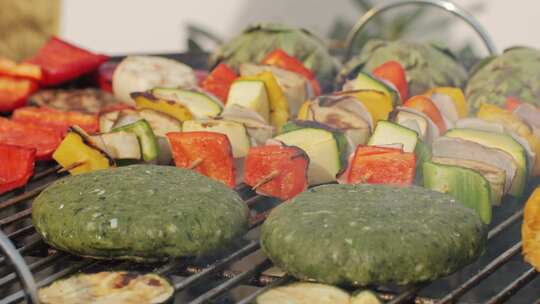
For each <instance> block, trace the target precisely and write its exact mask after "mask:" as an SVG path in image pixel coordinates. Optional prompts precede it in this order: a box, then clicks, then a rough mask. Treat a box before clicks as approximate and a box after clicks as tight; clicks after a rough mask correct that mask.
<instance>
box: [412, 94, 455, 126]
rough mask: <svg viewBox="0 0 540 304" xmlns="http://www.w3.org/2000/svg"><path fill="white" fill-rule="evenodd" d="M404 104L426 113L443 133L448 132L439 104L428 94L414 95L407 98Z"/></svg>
mask: <svg viewBox="0 0 540 304" xmlns="http://www.w3.org/2000/svg"><path fill="white" fill-rule="evenodd" d="M403 106H405V107H407V108H412V109H416V110H418V111H420V112H422V113H424V114H426V115H427V116H428V117H429V118H431V120H433V122H434V123H435V125H437V127H438V128H439V131H440V132H441V134H443V133H444V132H446V124H445V122H444V119H443V117H442V115H441V112H440V111H439V109H438V108H437V106H436V105H435V104H434V103H433V101H431V98H429V97H427V96H422V95H418V96H413V97H411V98H410V99H409V100H407V101H406V102H405V103H404V104H403Z"/></svg>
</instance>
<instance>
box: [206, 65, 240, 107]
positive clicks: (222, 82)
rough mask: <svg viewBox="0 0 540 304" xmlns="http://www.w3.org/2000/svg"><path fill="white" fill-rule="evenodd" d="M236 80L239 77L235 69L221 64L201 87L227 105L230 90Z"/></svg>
mask: <svg viewBox="0 0 540 304" xmlns="http://www.w3.org/2000/svg"><path fill="white" fill-rule="evenodd" d="M236 78H238V75H236V73H235V72H234V70H233V69H231V68H230V67H229V66H228V65H226V64H224V63H220V64H218V66H217V67H215V68H214V69H213V70H212V72H211V73H210V75H208V77H206V79H205V80H203V81H202V82H201V84H200V86H201V88H203V89H204V90H206V91H208V92H210V93H212V94H214V95H215V96H216V97H218V98H219V99H220V100H221V101H222V102H223V103H224V104H225V103H227V96H228V95H229V89H230V88H231V85H232V83H233V82H234V80H235V79H236Z"/></svg>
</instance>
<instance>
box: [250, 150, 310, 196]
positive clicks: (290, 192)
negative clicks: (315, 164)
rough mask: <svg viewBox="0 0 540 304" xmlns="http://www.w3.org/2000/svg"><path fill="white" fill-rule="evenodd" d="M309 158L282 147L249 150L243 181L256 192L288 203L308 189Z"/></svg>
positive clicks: (298, 151)
mask: <svg viewBox="0 0 540 304" xmlns="http://www.w3.org/2000/svg"><path fill="white" fill-rule="evenodd" d="M308 164H309V158H308V156H307V154H306V153H305V152H304V151H303V150H302V149H300V148H297V147H294V146H285V145H268V146H259V147H252V148H250V149H249V152H248V154H247V157H246V161H245V166H244V169H245V173H244V182H245V183H246V184H248V185H249V186H251V187H253V188H256V190H257V192H259V193H261V194H263V195H267V196H273V197H277V198H279V199H282V200H288V199H291V198H293V197H295V196H296V195H297V194H299V193H300V192H302V191H304V190H306V189H307V185H308V184H307V168H308Z"/></svg>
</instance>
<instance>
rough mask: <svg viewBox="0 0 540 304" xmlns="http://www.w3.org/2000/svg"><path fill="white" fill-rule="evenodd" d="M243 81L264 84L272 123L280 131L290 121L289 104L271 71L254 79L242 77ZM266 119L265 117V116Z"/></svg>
mask: <svg viewBox="0 0 540 304" xmlns="http://www.w3.org/2000/svg"><path fill="white" fill-rule="evenodd" d="M240 79H242V80H260V81H263V82H264V85H265V88H266V93H267V96H268V105H269V106H270V116H269V119H270V123H271V124H272V125H273V126H274V127H275V128H276V129H277V130H278V132H279V130H281V127H282V126H283V125H284V124H285V123H286V122H287V121H288V120H289V102H288V101H287V97H285V94H284V93H283V90H281V88H280V87H279V84H278V82H277V80H276V78H275V77H274V75H273V74H272V72H270V71H266V72H262V73H261V74H258V75H257V76H254V77H242V78H240ZM263 117H264V116H263Z"/></svg>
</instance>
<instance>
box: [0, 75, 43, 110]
mask: <svg viewBox="0 0 540 304" xmlns="http://www.w3.org/2000/svg"><path fill="white" fill-rule="evenodd" d="M37 89H38V84H37V83H36V82H35V81H33V80H30V79H24V78H15V77H10V76H0V112H11V111H13V110H15V109H17V108H20V107H22V106H24V105H25V104H26V101H27V100H28V97H29V96H30V95H31V94H32V93H34V92H35V91H36V90H37Z"/></svg>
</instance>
